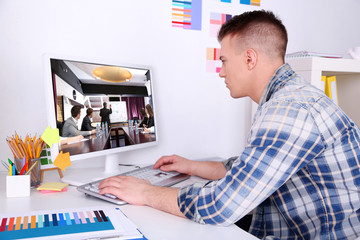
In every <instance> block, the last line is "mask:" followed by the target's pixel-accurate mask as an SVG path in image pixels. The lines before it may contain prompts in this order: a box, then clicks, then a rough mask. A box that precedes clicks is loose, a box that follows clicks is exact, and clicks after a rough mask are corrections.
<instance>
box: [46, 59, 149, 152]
mask: <svg viewBox="0 0 360 240" xmlns="http://www.w3.org/2000/svg"><path fill="white" fill-rule="evenodd" d="M51 74H52V86H53V98H54V107H55V116H54V117H55V118H56V123H57V127H58V128H59V133H60V137H61V139H67V137H64V136H62V127H63V126H64V123H65V121H66V120H67V119H68V118H70V117H71V108H72V107H73V106H75V105H78V106H80V107H81V110H80V112H81V113H80V118H79V120H78V129H79V130H81V124H82V121H83V119H84V117H85V116H86V114H87V109H89V108H91V109H92V110H93V114H92V115H91V118H90V119H91V126H92V127H94V128H96V127H97V126H99V128H102V129H101V131H100V134H98V133H96V134H90V135H88V136H84V139H83V140H82V141H74V142H71V138H70V139H68V141H66V143H64V144H60V148H59V150H60V151H63V152H69V153H70V155H76V154H82V153H89V152H94V151H101V150H106V149H111V148H118V147H127V146H132V145H134V144H143V143H148V142H153V141H156V134H155V133H151V134H149V133H145V132H144V131H142V130H143V129H142V127H143V126H138V127H136V126H135V124H139V123H140V122H141V121H142V119H143V117H144V116H143V115H142V114H141V108H144V109H146V105H150V106H153V104H152V102H153V96H152V88H151V74H150V69H146V68H136V67H132V66H111V65H103V64H98V63H89V62H79V61H70V60H64V59H51ZM104 103H106V104H107V109H110V106H111V110H112V113H111V114H110V115H109V117H110V123H109V126H108V128H107V131H105V129H104V125H102V123H101V117H100V111H101V109H102V108H103V107H104ZM153 111H154V109H153ZM154 118H155V117H154Z"/></svg>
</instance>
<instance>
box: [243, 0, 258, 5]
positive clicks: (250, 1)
mask: <svg viewBox="0 0 360 240" xmlns="http://www.w3.org/2000/svg"><path fill="white" fill-rule="evenodd" d="M240 4H246V5H252V6H260V0H240Z"/></svg>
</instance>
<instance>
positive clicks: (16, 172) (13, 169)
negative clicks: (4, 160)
mask: <svg viewBox="0 0 360 240" xmlns="http://www.w3.org/2000/svg"><path fill="white" fill-rule="evenodd" d="M8 161H9V164H10V166H11V168H12V172H13V175H17V174H19V172H18V171H17V170H16V167H15V165H14V163H13V162H12V161H11V160H10V158H8Z"/></svg>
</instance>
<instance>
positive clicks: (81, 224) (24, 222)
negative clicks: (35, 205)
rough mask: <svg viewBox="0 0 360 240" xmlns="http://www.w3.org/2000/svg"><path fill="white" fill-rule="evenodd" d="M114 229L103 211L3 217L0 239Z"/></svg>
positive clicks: (0, 221) (0, 222)
mask: <svg viewBox="0 0 360 240" xmlns="http://www.w3.org/2000/svg"><path fill="white" fill-rule="evenodd" d="M113 229H115V228H114V226H113V224H112V223H111V221H110V219H109V217H107V216H106V215H105V213H104V211H103V210H94V211H78V212H64V213H50V214H40V215H31V216H16V217H4V218H2V219H1V220H0V239H22V238H35V237H46V236H54V235H62V234H72V233H84V232H94V231H104V230H113Z"/></svg>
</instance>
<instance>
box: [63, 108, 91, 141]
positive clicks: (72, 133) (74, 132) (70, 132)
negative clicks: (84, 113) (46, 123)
mask: <svg viewBox="0 0 360 240" xmlns="http://www.w3.org/2000/svg"><path fill="white" fill-rule="evenodd" d="M80 110H81V106H79V105H76V106H73V107H72V108H71V117H69V118H68V119H66V121H65V123H64V126H63V129H62V136H63V137H76V136H79V135H82V136H88V135H90V134H95V130H90V131H79V128H78V120H79V119H80V114H81V111H80Z"/></svg>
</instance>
